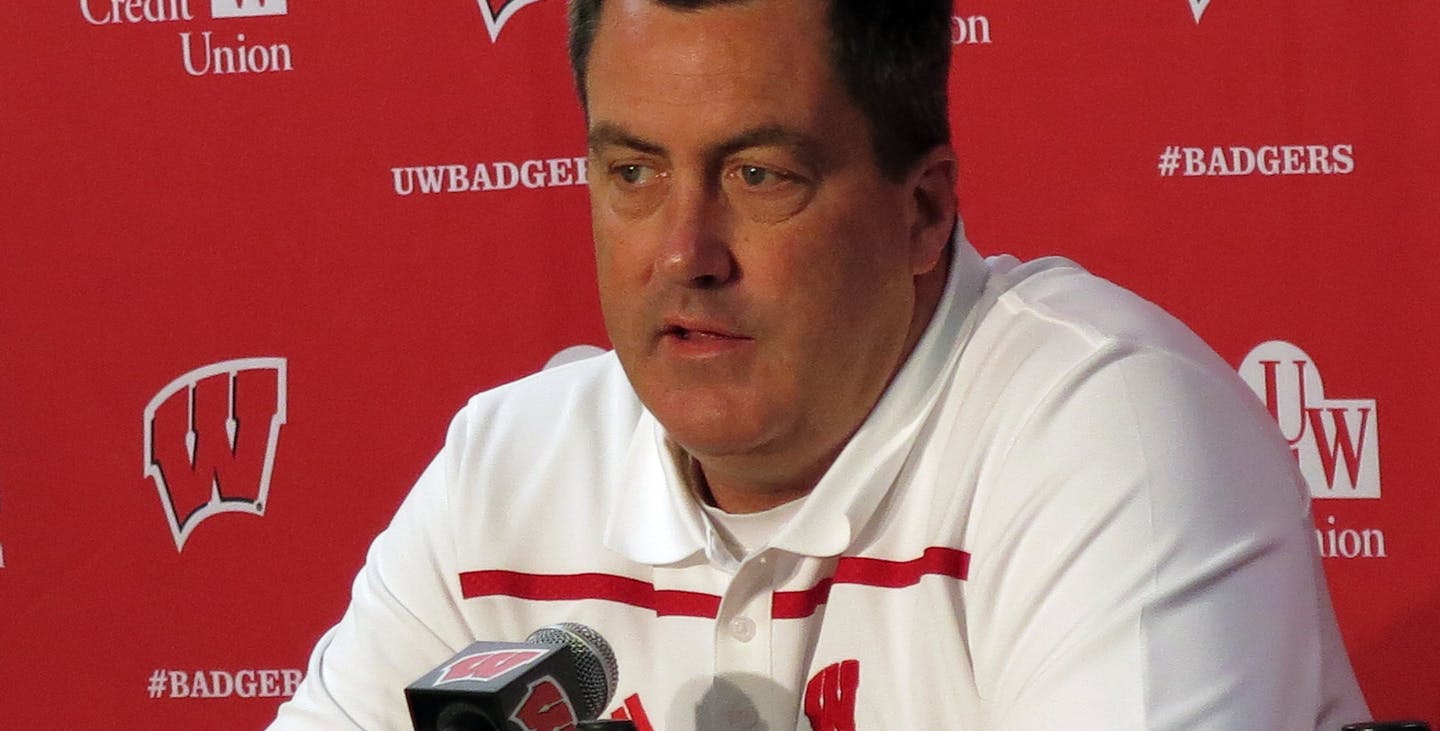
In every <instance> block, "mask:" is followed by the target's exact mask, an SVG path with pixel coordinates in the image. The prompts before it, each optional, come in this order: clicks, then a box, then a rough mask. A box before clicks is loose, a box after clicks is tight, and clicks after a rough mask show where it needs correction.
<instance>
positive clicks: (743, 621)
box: [730, 617, 755, 642]
mask: <svg viewBox="0 0 1440 731" xmlns="http://www.w3.org/2000/svg"><path fill="white" fill-rule="evenodd" d="M730 636H732V637H734V638H735V639H737V640H740V641H741V642H749V641H750V640H753V639H755V622H754V620H752V619H750V618H749V617H736V618H734V619H732V620H730Z"/></svg>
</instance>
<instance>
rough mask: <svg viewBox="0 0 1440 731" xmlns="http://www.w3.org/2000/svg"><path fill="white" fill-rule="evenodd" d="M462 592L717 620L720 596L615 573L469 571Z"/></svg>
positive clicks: (469, 595) (470, 596)
mask: <svg viewBox="0 0 1440 731" xmlns="http://www.w3.org/2000/svg"><path fill="white" fill-rule="evenodd" d="M460 594H461V595H462V596H463V597H465V598H466V599H474V598H475V597H482V596H511V597H515V598H517V599H530V600H533V601H542V602H553V601H567V600H579V599H600V600H602V601H611V602H618V603H620V604H629V605H630V606H632V607H640V608H641V609H649V610H651V611H653V612H655V614H656V615H657V616H661V617H666V616H681V617H707V618H710V619H714V618H715V616H716V615H718V614H719V613H720V597H718V596H715V595H713V594H701V593H699V592H694V591H677V590H673V589H656V588H655V585H654V584H650V583H648V582H644V581H641V580H639V579H632V578H630V577H628V576H616V575H614V574H524V573H520V572H518V571H466V572H464V573H462V574H460Z"/></svg>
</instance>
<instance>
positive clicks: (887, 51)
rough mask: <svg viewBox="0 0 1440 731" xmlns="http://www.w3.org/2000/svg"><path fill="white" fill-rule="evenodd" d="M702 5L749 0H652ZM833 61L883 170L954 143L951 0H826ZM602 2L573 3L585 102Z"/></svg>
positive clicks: (574, 57)
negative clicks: (865, 124)
mask: <svg viewBox="0 0 1440 731" xmlns="http://www.w3.org/2000/svg"><path fill="white" fill-rule="evenodd" d="M653 1H654V2H656V3H659V4H661V5H665V6H667V7H671V8H676V9H680V10H698V9H702V8H706V7H709V6H712V5H726V4H730V3H736V2H747V1H750V0H653ZM826 1H827V2H829V4H830V12H829V14H828V16H829V17H828V20H829V27H830V59H831V63H832V64H833V65H834V68H835V70H836V73H837V75H838V76H839V77H840V79H841V83H843V84H844V85H845V88H846V91H848V92H849V93H850V97H851V98H852V99H853V100H854V101H855V104H856V106H858V107H859V108H860V111H861V112H862V113H864V115H865V118H866V119H867V120H869V122H870V135H871V145H872V147H873V148H874V150H875V157H876V159H877V160H878V161H879V165H880V169H881V171H882V172H884V173H885V174H886V175H887V176H889V177H891V178H898V177H900V176H901V175H903V174H904V173H905V172H906V171H907V170H909V169H910V167H911V166H912V165H914V164H915V162H916V161H917V160H919V159H920V157H921V156H923V155H924V154H925V153H926V152H928V151H930V149H931V148H933V147H935V146H936V145H941V144H946V143H948V142H949V141H950V122H949V118H948V116H947V114H948V109H949V94H948V85H949V76H950V45H951V38H950V33H951V30H950V24H951V22H952V21H951V19H950V13H951V0H826ZM603 2H604V0H570V66H571V68H572V70H573V71H574V73H575V88H576V90H577V91H578V92H579V94H580V103H581V104H582V105H586V104H587V103H588V98H587V95H586V89H585V78H586V76H585V72H586V64H587V63H588V62H589V59H590V47H591V45H592V44H593V43H594V41H595V32H596V29H597V28H598V26H599V24H600V9H601V5H602V4H603Z"/></svg>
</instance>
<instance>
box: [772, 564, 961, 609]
mask: <svg viewBox="0 0 1440 731" xmlns="http://www.w3.org/2000/svg"><path fill="white" fill-rule="evenodd" d="M932 574H933V575H936V576H948V577H950V578H952V579H958V580H960V581H964V580H965V579H966V578H967V577H968V576H969V575H970V554H968V553H966V552H964V551H961V550H958V549H955V548H945V547H943V546H932V547H930V548H927V549H925V553H923V554H921V555H920V558H917V559H912V560H910V561H887V560H885V559H883V558H864V557H861V556H841V557H840V560H839V561H837V562H836V564H835V575H834V576H832V577H831V578H829V579H824V580H822V581H821V582H820V583H818V584H816V585H815V586H813V587H811V588H809V589H805V590H803V591H777V592H775V598H774V602H773V604H772V605H771V608H770V616H772V617H774V618H775V619H804V618H805V617H808V616H810V615H812V614H814V613H815V610H816V609H818V608H819V607H820V605H821V604H824V603H825V602H826V601H828V600H829V599H830V587H831V586H833V585H835V584H859V585H862V586H878V587H882V588H886V589H899V588H901V587H906V586H914V585H915V584H918V583H920V578H921V577H922V576H927V575H932Z"/></svg>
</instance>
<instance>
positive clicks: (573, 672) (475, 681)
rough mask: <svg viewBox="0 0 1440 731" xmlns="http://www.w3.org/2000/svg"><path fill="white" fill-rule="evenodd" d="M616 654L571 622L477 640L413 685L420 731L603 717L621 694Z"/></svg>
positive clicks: (544, 725)
mask: <svg viewBox="0 0 1440 731" xmlns="http://www.w3.org/2000/svg"><path fill="white" fill-rule="evenodd" d="M618 680H619V670H618V668H617V666H616V664H615V653H614V652H613V651H612V650H611V649H610V644H609V643H607V642H606V641H605V638H603V637H601V636H600V633H599V632H596V631H595V630H593V629H591V628H589V627H586V626H585V625H583V624H576V623H574V622H564V623H561V624H552V625H547V626H545V627H541V628H540V629H538V630H535V631H534V632H532V633H531V634H530V636H529V637H527V638H526V639H525V641H524V642H476V643H473V644H471V645H470V646H469V647H466V648H465V649H464V650H461V651H460V653H459V654H457V655H455V656H454V657H452V658H450V659H449V660H446V661H445V662H444V664H442V665H440V666H439V667H437V668H435V669H434V670H431V671H430V672H428V673H426V674H424V675H423V676H421V677H420V678H419V679H417V680H416V681H415V682H413V683H411V684H410V685H409V686H408V687H406V688H405V702H406V704H408V705H409V707H410V722H411V724H413V725H414V727H415V731H551V730H552V729H561V728H573V727H575V726H578V725H579V723H580V722H581V721H588V720H592V719H594V718H595V717H596V716H599V715H600V714H601V713H602V712H603V711H604V710H605V706H607V705H609V703H610V699H611V697H612V696H614V695H615V685H616V683H617V682H618Z"/></svg>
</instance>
